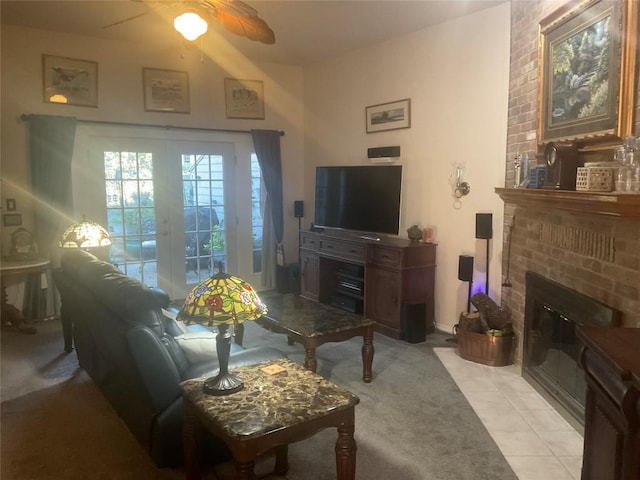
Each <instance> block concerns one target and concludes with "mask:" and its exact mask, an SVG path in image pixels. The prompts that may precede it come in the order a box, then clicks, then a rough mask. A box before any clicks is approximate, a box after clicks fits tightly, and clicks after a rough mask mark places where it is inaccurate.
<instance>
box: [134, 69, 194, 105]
mask: <svg viewBox="0 0 640 480" xmlns="http://www.w3.org/2000/svg"><path fill="white" fill-rule="evenodd" d="M142 84H143V91H144V109H145V111H147V112H165V113H191V102H190V98H189V74H188V73H187V72H182V71H179V70H165V69H162V68H146V67H145V68H143V69H142Z"/></svg>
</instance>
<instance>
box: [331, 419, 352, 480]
mask: <svg viewBox="0 0 640 480" xmlns="http://www.w3.org/2000/svg"><path fill="white" fill-rule="evenodd" d="M353 432H354V425H353V424H350V425H345V424H342V425H340V426H339V427H338V440H337V441H336V448H335V452H336V473H337V476H336V478H337V480H355V478H356V451H357V446H356V441H355V439H354V438H353Z"/></svg>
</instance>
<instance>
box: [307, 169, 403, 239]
mask: <svg viewBox="0 0 640 480" xmlns="http://www.w3.org/2000/svg"><path fill="white" fill-rule="evenodd" d="M401 186H402V165H365V166H331V167H316V192H315V218H314V224H315V225H316V226H318V227H330V228H342V229H347V230H357V231H362V232H371V233H386V234H392V235H397V234H398V229H399V224H400V190H401Z"/></svg>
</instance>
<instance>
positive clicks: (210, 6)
mask: <svg viewBox="0 0 640 480" xmlns="http://www.w3.org/2000/svg"><path fill="white" fill-rule="evenodd" d="M132 1H135V2H142V3H144V4H146V5H148V6H149V7H150V8H151V10H155V11H157V10H159V9H163V8H171V9H172V10H175V11H176V12H177V15H178V17H176V20H174V27H175V28H176V30H178V31H179V32H180V33H181V34H182V35H183V36H184V37H185V38H187V40H195V38H198V37H199V36H200V35H201V34H203V33H205V32H206V31H207V25H208V24H209V23H211V22H213V21H214V20H216V21H217V22H218V23H220V25H222V26H223V27H224V28H226V29H227V30H229V31H230V32H232V33H235V34H236V35H240V36H241V37H247V38H248V39H249V40H255V41H257V42H262V43H265V44H267V45H272V44H274V43H275V42H276V37H275V34H274V33H273V30H271V28H269V25H267V22H265V21H264V20H262V19H261V18H260V17H259V16H258V11H257V10H256V9H255V8H253V7H250V6H249V5H247V4H246V3H244V2H242V1H240V0H170V1H161V0H132ZM147 13H149V11H146V12H143V13H139V14H137V15H134V16H132V17H128V18H125V19H123V20H119V21H117V22H114V23H111V24H109V25H105V26H104V27H102V28H109V27H113V26H116V25H120V24H123V23H125V22H129V21H131V20H135V19H136V18H140V17H142V16H143V15H146V14H147ZM181 14H182V15H181ZM184 14H187V17H190V18H191V19H194V18H195V17H199V18H200V20H199V22H200V29H201V30H200V31H199V32H196V33H194V35H195V36H194V35H191V36H189V35H188V34H186V33H185V32H183V31H182V29H181V28H180V27H179V26H178V23H177V20H178V18H179V17H180V16H184ZM191 37H193V38H191Z"/></svg>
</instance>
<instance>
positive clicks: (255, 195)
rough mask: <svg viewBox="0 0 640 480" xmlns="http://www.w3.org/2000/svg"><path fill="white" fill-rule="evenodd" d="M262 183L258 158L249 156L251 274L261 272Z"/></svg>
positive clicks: (252, 155)
mask: <svg viewBox="0 0 640 480" xmlns="http://www.w3.org/2000/svg"><path fill="white" fill-rule="evenodd" d="M265 195H266V193H265V188H264V182H263V181H262V172H261V170H260V164H259V163H258V157H257V156H256V154H255V153H253V154H251V238H252V242H253V246H252V249H253V273H260V272H262V224H263V220H262V218H263V215H262V214H263V212H264V199H265Z"/></svg>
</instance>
